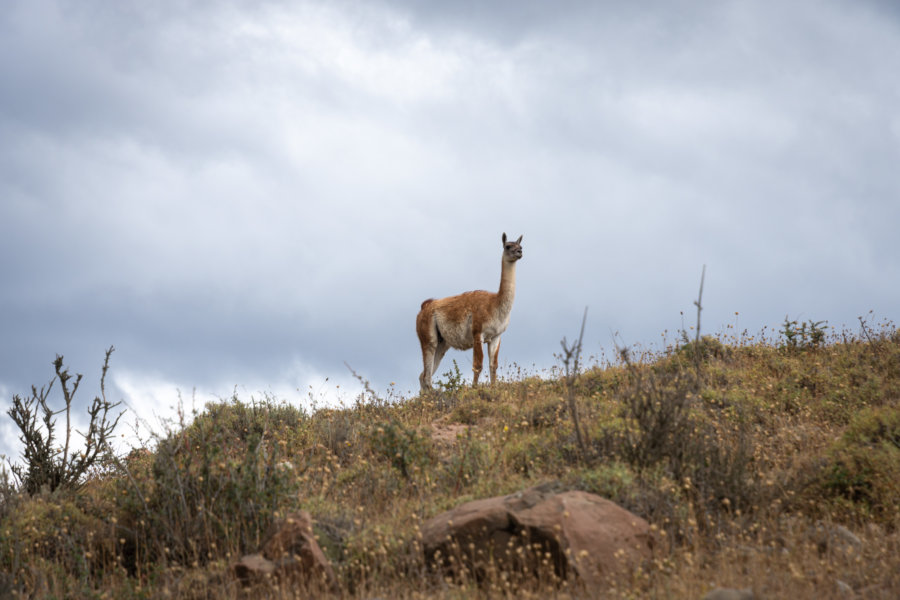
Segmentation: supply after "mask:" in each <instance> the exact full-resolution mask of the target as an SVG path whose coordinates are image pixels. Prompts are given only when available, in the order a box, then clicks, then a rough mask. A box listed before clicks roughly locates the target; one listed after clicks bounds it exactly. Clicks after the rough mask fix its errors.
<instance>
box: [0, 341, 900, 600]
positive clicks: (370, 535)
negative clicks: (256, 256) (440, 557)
mask: <svg viewBox="0 0 900 600" xmlns="http://www.w3.org/2000/svg"><path fill="white" fill-rule="evenodd" d="M864 333H865V336H863V338H862V339H859V338H858V337H856V336H851V335H848V334H845V333H841V334H839V335H836V336H832V338H831V339H829V340H824V341H823V340H819V341H817V343H815V344H805V345H804V344H793V345H790V346H788V345H784V346H782V345H781V344H779V341H778V340H777V339H776V340H767V339H761V338H750V337H748V336H743V337H741V338H740V339H726V338H724V337H722V338H720V339H712V338H705V339H703V340H700V342H695V343H692V344H688V345H687V346H684V347H680V348H678V347H672V348H669V349H667V350H665V351H663V352H660V353H656V354H654V355H646V356H644V357H643V359H642V360H640V361H638V362H636V363H633V364H631V365H630V366H629V365H625V364H616V365H605V366H596V367H594V368H592V369H590V370H588V371H587V372H585V373H584V374H582V375H581V376H580V377H579V379H578V380H577V381H576V382H575V390H576V394H575V397H576V401H577V409H578V414H579V415H580V419H581V425H582V429H583V432H584V437H585V439H584V440H583V441H584V443H585V446H586V449H587V452H585V451H584V449H583V448H581V447H580V446H579V444H578V442H577V440H576V436H575V432H574V430H573V428H572V424H571V419H570V418H569V414H570V413H569V410H568V407H567V404H566V402H567V401H568V400H567V398H568V392H567V388H566V382H565V381H563V380H562V379H561V378H553V377H544V378H541V377H536V376H524V375H519V376H517V377H516V378H515V379H514V380H512V381H507V382H505V383H502V384H499V385H497V386H496V387H494V388H477V389H472V388H470V387H467V386H463V385H461V383H460V382H459V381H458V380H453V379H452V377H451V378H450V379H448V381H447V382H446V383H445V384H444V385H443V386H440V385H439V386H438V391H435V392H434V393H432V394H431V395H428V396H421V397H414V398H409V399H399V400H397V399H394V400H393V401H391V402H388V401H383V400H381V399H378V398H376V397H374V396H373V395H372V394H371V393H367V395H366V396H365V397H361V398H360V400H359V402H357V404H356V405H354V406H352V407H349V408H344V409H323V410H318V411H316V412H314V413H312V414H307V413H305V412H303V411H300V410H298V409H296V408H295V407H292V406H289V405H287V404H284V403H282V402H278V401H277V400H275V399H271V398H265V399H263V400H261V401H252V402H250V403H244V402H241V401H240V400H238V399H237V398H234V399H232V400H231V401H228V402H221V403H216V404H213V405H210V406H208V407H207V408H206V409H205V410H204V411H203V412H202V413H200V414H198V415H197V416H196V417H195V418H194V419H193V421H192V422H191V423H190V424H188V423H186V422H183V421H179V422H175V423H172V424H171V426H170V427H169V428H168V430H167V431H164V432H161V433H160V434H158V435H157V436H156V439H153V440H148V450H145V451H136V452H134V453H132V454H131V455H130V456H128V457H124V458H122V459H120V460H118V461H110V462H109V463H108V464H107V465H106V466H105V467H104V468H102V469H99V470H97V471H96V472H94V473H93V474H92V476H91V477H90V478H89V479H88V480H87V482H86V484H85V485H84V486H83V487H82V488H81V489H80V490H79V491H77V492H71V491H70V492H62V491H57V492H54V493H39V494H36V495H34V496H30V497H29V496H26V495H24V494H22V493H21V492H19V491H17V490H15V489H13V488H11V487H9V486H8V485H5V486H3V487H2V490H0V491H2V495H0V497H2V503H0V572H2V573H5V575H0V596H3V595H4V594H11V593H13V592H15V593H19V594H22V595H24V596H34V597H57V598H64V597H65V598H81V597H84V598H101V597H116V598H206V597H216V598H237V597H260V598H262V597H266V598H295V597H306V594H307V593H315V594H316V595H321V596H328V595H329V594H328V593H326V592H324V591H322V590H307V589H305V588H304V587H303V586H302V585H299V586H298V585H297V584H296V583H291V584H288V583H285V582H282V583H280V584H279V583H278V582H272V585H270V586H267V587H266V588H265V589H259V590H256V591H253V590H250V591H247V590H241V589H240V588H239V586H238V585H237V583H236V582H235V581H234V580H233V579H232V578H231V577H230V575H229V571H228V567H229V565H230V564H232V563H233V562H234V561H235V560H236V558H237V557H239V556H241V555H242V554H244V553H248V552H252V551H255V550H256V546H257V545H258V544H259V540H260V537H261V536H262V535H263V533H264V532H265V530H266V529H267V527H268V526H269V525H270V523H271V522H272V520H273V519H275V518H276V517H277V516H278V515H281V514H284V513H286V512H287V511H290V510H294V509H298V508H302V509H306V510H308V511H310V512H311V513H312V514H313V516H314V517H315V519H316V520H317V526H316V534H317V536H318V538H319V541H320V544H321V545H322V547H323V549H324V551H325V552H326V554H327V555H328V556H329V558H330V559H331V560H332V563H333V565H334V567H335V570H336V573H337V575H338V579H339V582H340V592H339V594H333V595H335V597H338V596H339V597H342V598H375V597H390V598H426V597H427V598H434V597H437V598H447V599H451V598H468V597H473V596H477V597H486V598H513V597H515V598H528V597H532V598H547V597H558V598H570V597H598V596H599V597H611V598H619V597H620V598H644V597H657V598H676V599H678V598H699V597H701V596H702V595H703V594H704V593H706V592H707V591H708V590H710V589H712V588H713V587H737V588H745V587H749V588H753V589H754V591H755V592H756V594H757V596H758V597H760V598H784V597H792V598H813V597H815V598H822V599H825V598H843V597H846V596H844V595H842V594H844V593H845V592H842V591H841V586H842V584H844V585H846V586H849V587H850V588H852V589H853V590H854V591H855V593H856V594H857V597H860V598H896V597H898V596H900V575H898V574H900V527H898V526H900V506H898V498H900V335H898V334H897V333H896V331H895V330H894V329H893V327H892V326H887V325H886V326H883V327H882V328H881V329H880V330H879V331H877V332H876V331H872V330H870V329H869V330H866V331H865V332H864ZM779 346H781V347H779ZM697 357H700V360H699V362H698V360H697ZM553 480H556V481H559V482H561V484H560V485H561V486H562V487H565V488H570V489H582V490H586V491H590V492H595V493H598V494H601V495H603V496H605V497H608V498H610V499H612V500H614V501H616V502H618V503H619V504H621V505H623V506H624V507H626V508H628V509H630V510H632V511H634V512H636V513H637V514H639V515H641V516H643V517H645V518H646V519H648V520H649V521H650V522H651V523H652V524H653V526H654V528H655V529H656V531H657V544H656V547H655V557H654V559H653V560H652V561H651V562H650V563H648V564H646V565H644V567H643V568H642V569H640V570H639V571H636V572H633V573H631V574H630V576H629V577H627V578H624V579H620V580H615V581H613V580H611V581H609V583H608V585H607V587H605V588H604V589H603V590H585V589H584V588H583V587H582V586H581V584H580V583H579V582H578V581H575V580H572V579H568V580H564V581H560V580H559V578H558V577H557V576H556V575H555V574H554V573H553V572H552V570H551V571H547V572H539V573H538V575H535V576H531V575H529V576H524V575H522V574H517V573H505V572H502V571H499V570H496V571H494V572H491V573H489V574H488V576H487V577H486V578H484V579H483V580H482V581H480V582H479V583H476V582H475V581H473V580H465V579H463V580H459V579H456V580H447V579H444V578H442V577H441V576H439V575H436V574H433V573H431V572H430V571H429V570H428V568H427V566H426V564H425V561H424V557H423V554H422V549H421V545H420V532H419V529H420V526H421V524H422V523H423V521H424V520H425V519H427V518H429V517H431V516H433V515H435V514H437V513H439V512H441V511H443V510H446V509H449V508H451V507H453V506H456V505H458V504H460V503H462V502H465V501H467V500H471V499H476V498H482V497H487V496H493V495H499V494H504V493H510V492H513V491H515V490H518V489H521V488H523V487H526V486H529V485H533V484H536V483H541V482H546V481H553ZM840 527H843V528H844V529H840ZM845 531H846V532H848V534H850V535H844V534H840V533H835V532H845ZM841 535H844V537H841ZM839 582H840V583H839Z"/></svg>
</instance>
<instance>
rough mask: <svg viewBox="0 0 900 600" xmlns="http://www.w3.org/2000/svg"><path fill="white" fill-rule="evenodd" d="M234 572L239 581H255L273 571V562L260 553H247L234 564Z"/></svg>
mask: <svg viewBox="0 0 900 600" xmlns="http://www.w3.org/2000/svg"><path fill="white" fill-rule="evenodd" d="M233 568H234V574H235V575H237V578H238V579H240V580H241V581H247V582H257V581H261V580H263V579H265V578H266V577H269V576H271V575H272V573H274V572H275V563H273V562H272V561H271V560H269V559H267V558H264V557H263V556H262V555H261V554H248V555H246V556H244V557H242V558H241V560H239V561H238V562H237V564H235V565H234V567H233Z"/></svg>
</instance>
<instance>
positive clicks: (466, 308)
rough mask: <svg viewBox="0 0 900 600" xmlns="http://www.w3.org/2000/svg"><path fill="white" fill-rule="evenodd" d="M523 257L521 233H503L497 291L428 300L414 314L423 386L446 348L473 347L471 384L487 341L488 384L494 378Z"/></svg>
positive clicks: (429, 381) (427, 381)
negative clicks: (517, 269) (513, 236)
mask: <svg viewBox="0 0 900 600" xmlns="http://www.w3.org/2000/svg"><path fill="white" fill-rule="evenodd" d="M520 258H522V236H519V239H518V240H516V241H515V242H508V241H507V239H506V234H505V233H504V234H503V260H502V263H501V265H502V268H501V273H500V289H499V291H498V292H497V293H493V292H486V291H483V290H478V291H474V292H465V293H463V294H459V295H458V296H450V297H448V298H441V299H440V300H434V299H429V300H426V301H425V302H423V303H422V308H421V310H420V311H419V314H418V315H417V316H416V333H418V336H419V342H420V344H421V346H422V362H423V364H424V370H423V371H422V374H421V375H420V376H419V383H420V384H421V386H422V389H423V390H425V389H428V388H430V387H431V378H432V376H433V375H434V372H435V371H436V370H437V368H438V365H439V364H440V362H441V359H442V358H443V356H444V354H445V353H446V352H447V350H448V349H449V348H457V349H459V350H468V349H469V348H472V349H473V360H472V371H473V373H474V376H473V385H477V384H478V376H479V374H480V373H481V369H482V365H483V363H484V353H483V350H482V348H481V345H482V343H486V344H488V354H489V361H490V369H491V383H494V381H495V380H496V377H497V365H498V359H499V356H500V335H501V334H502V333H503V332H504V331H505V330H506V327H507V325H508V324H509V314H510V311H511V310H512V305H513V299H514V297H515V279H516V277H515V267H516V261H518V260H519V259H520Z"/></svg>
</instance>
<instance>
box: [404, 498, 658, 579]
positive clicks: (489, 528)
mask: <svg viewBox="0 0 900 600" xmlns="http://www.w3.org/2000/svg"><path fill="white" fill-rule="evenodd" d="M422 543H423V548H424V550H425V556H426V559H428V561H429V562H430V563H431V564H432V565H436V566H437V565H440V566H442V567H443V568H446V569H449V570H451V571H455V572H457V573H459V572H460V571H464V572H467V573H469V574H471V575H474V576H475V577H476V578H478V577H480V576H482V575H483V574H484V573H485V571H486V570H487V569H490V568H498V569H501V570H516V571H533V570H536V569H538V568H539V566H540V564H541V563H543V564H544V565H548V564H549V565H551V566H552V567H553V569H554V571H555V572H556V575H557V576H559V577H561V578H564V577H567V576H568V575H569V574H570V573H574V574H576V575H577V576H578V577H579V578H580V579H581V580H582V581H584V582H585V583H586V584H588V585H592V584H596V583H599V582H600V581H602V580H603V578H604V576H607V575H610V574H613V573H617V572H622V571H623V570H627V569H629V568H632V567H634V566H636V565H638V564H640V562H641V561H643V560H644V559H647V558H649V557H650V552H651V547H652V537H651V534H650V526H649V525H648V524H647V522H646V521H645V520H644V519H642V518H640V517H638V516H637V515H634V514H632V513H630V512H628V511H627V510H625V509H623V508H621V507H620V506H618V505H617V504H615V503H613V502H610V501H609V500H606V499H604V498H601V497H600V496H597V495H594V494H589V493H586V492H580V491H567V492H561V493H558V492H556V491H554V489H553V485H552V484H551V485H543V486H537V487H533V488H529V489H526V490H523V491H521V492H518V493H515V494H510V495H508V496H498V497H494V498H485V499H482V500H475V501H473V502H467V503H465V504H462V505H460V506H458V507H456V508H454V509H453V510H450V511H448V512H445V513H443V514H440V515H437V516H436V517H434V518H432V519H430V520H428V521H427V522H426V523H425V525H424V526H423V529H422Z"/></svg>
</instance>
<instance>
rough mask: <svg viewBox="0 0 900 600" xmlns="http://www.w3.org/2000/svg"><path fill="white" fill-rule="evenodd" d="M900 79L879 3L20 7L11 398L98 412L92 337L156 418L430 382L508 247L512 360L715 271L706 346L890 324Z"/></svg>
mask: <svg viewBox="0 0 900 600" xmlns="http://www.w3.org/2000/svg"><path fill="white" fill-rule="evenodd" d="M898 64H900V12H898V10H897V9H896V8H895V6H894V4H893V3H890V2H862V1H861V2H839V1H827V0H826V1H818V2H812V1H808V2H806V1H796V2H738V1H727V0H725V1H717V2H657V3H641V6H640V8H638V7H637V4H636V3H631V2H577V1H563V2H552V3H551V2H538V1H520V0H517V1H511V0H510V1H502V2H491V3H480V2H442V1H413V0H408V1H401V0H398V1H391V0H384V1H381V2H379V1H369V2H350V1H347V2H344V1H339V2H278V1H269V2H241V1H237V0H235V1H233V2H226V1H221V2H220V1H216V0H208V1H204V2H192V3H184V2H177V1H175V0H171V1H160V2H150V3H148V2H139V1H137V0H133V1H132V0H126V1H123V2H106V1H100V0H96V1H91V0H87V1H84V2H77V3H73V2H65V1H63V0H27V1H26V0H13V1H12V2H11V3H7V4H6V5H5V6H4V10H3V11H2V13H0V404H2V405H3V407H4V410H5V409H6V408H7V407H8V406H9V405H10V404H11V398H12V396H13V394H26V393H28V392H29V390H30V386H31V385H32V384H37V385H39V386H40V385H42V384H46V382H47V381H48V380H49V379H50V377H51V375H52V367H51V361H52V360H53V358H54V356H55V355H56V354H63V355H64V356H65V358H66V362H67V364H68V365H69V366H70V367H71V369H72V370H73V371H78V372H81V373H84V374H85V381H84V383H83V385H82V390H81V392H80V394H81V395H82V397H81V401H82V403H86V402H87V401H88V400H89V399H90V398H91V397H92V396H93V395H94V394H96V393H97V392H98V382H99V370H100V365H101V362H102V358H103V352H104V349H105V348H107V347H108V346H110V345H115V347H116V349H117V350H116V353H115V354H114V355H113V357H112V367H111V371H110V375H109V382H108V383H109V385H110V395H111V396H113V398H112V399H124V400H125V402H126V403H127V404H128V405H129V406H130V407H131V408H132V410H133V412H136V413H139V414H141V415H143V416H144V417H147V418H150V417H151V416H152V415H153V414H156V415H164V414H167V413H166V411H168V410H169V408H168V407H170V406H172V405H173V404H174V399H175V398H177V394H178V392H179V391H180V392H181V393H182V395H183V396H185V397H186V398H188V399H189V398H190V397H191V396H192V395H194V396H195V397H196V399H197V402H198V403H200V405H201V406H202V403H203V402H205V401H206V400H208V399H211V398H215V397H227V396H230V395H231V393H232V391H233V390H235V389H237V390H238V393H239V394H240V395H241V397H243V398H245V399H249V397H250V396H257V397H258V396H259V395H260V394H262V393H266V392H269V393H273V394H275V395H277V396H278V397H279V398H282V399H285V400H288V401H290V402H294V403H298V404H299V403H302V402H304V401H305V400H307V399H308V397H309V393H310V392H312V393H313V394H314V396H317V397H320V398H323V399H324V398H334V397H335V395H337V396H338V397H339V396H341V395H342V394H343V395H345V397H346V398H350V399H352V397H353V396H354V395H355V394H356V393H358V392H359V391H360V389H361V386H360V385H359V384H358V382H356V381H355V380H354V379H353V377H352V376H351V375H350V373H349V371H348V370H347V368H346V367H345V366H344V361H346V362H347V363H349V364H350V365H351V366H352V367H353V368H354V369H355V370H356V371H357V372H358V373H359V374H360V375H362V376H363V377H365V378H367V379H369V380H370V381H371V382H372V386H373V387H374V388H375V389H376V390H379V391H384V390H387V389H388V387H389V385H390V384H391V382H394V383H395V384H396V385H395V389H396V390H397V393H401V394H406V392H407V391H409V390H413V393H415V390H416V388H417V376H418V373H419V372H420V370H421V364H420V361H421V358H420V353H419V348H418V342H417V340H416V336H415V332H414V320H415V315H416V312H417V311H418V308H419V304H420V302H421V301H422V300H423V299H425V298H428V297H441V296H447V295H451V294H455V293H458V292H462V291H465V290H469V289H495V288H496V287H497V285H498V283H499V271H500V254H501V243H500V237H501V234H502V233H503V232H507V233H508V234H510V235H511V236H518V235H521V234H524V240H523V246H524V258H523V260H522V261H521V262H520V263H519V266H518V288H517V297H516V304H515V308H514V309H513V315H512V322H511V325H510V328H509V330H508V331H507V333H506V334H505V335H504V338H503V340H504V341H503V346H502V349H501V364H504V365H507V371H508V370H509V368H510V365H519V366H522V367H525V368H526V369H529V370H532V371H541V370H544V369H547V368H549V367H551V366H552V365H553V364H554V362H555V361H554V357H553V354H554V352H556V351H557V350H558V348H559V340H560V338H561V337H562V336H563V335H568V337H569V338H570V339H571V338H572V337H573V336H574V335H575V334H577V329H578V325H579V323H580V318H581V313H582V311H583V309H584V307H585V306H586V305H587V306H589V307H590V313H589V319H588V327H587V333H586V351H587V352H589V353H593V354H597V353H600V352H601V350H603V349H609V348H611V347H612V336H613V333H615V332H618V334H619V336H620V338H619V339H620V341H625V342H627V343H633V344H641V345H644V346H649V345H652V344H656V343H658V342H659V340H660V339H661V338H660V336H661V334H662V333H663V332H664V331H666V330H668V331H670V332H671V331H673V330H675V329H677V328H679V327H680V326H681V322H682V321H681V316H680V312H681V311H685V313H690V312H691V311H692V310H693V306H692V300H693V299H694V298H696V294H697V287H698V283H699V278H700V271H701V268H702V266H703V265H704V264H705V265H707V276H706V287H705V289H704V296H703V299H704V307H705V311H704V313H703V327H704V330H706V331H708V332H711V333H714V332H718V331H724V330H726V328H728V327H729V326H736V327H737V328H738V329H739V330H743V329H745V328H746V329H748V330H750V331H753V332H755V331H758V330H759V329H761V328H762V327H764V326H777V325H778V324H780V323H781V322H782V321H783V320H784V318H785V315H789V316H790V317H791V318H797V319H802V320H807V319H813V320H828V322H829V324H831V325H835V326H838V327H840V326H841V325H842V324H848V325H849V326H851V327H852V326H853V325H854V324H856V323H857V316H859V315H864V314H867V313H868V311H870V310H872V311H874V315H876V316H877V317H878V318H879V319H881V318H886V319H897V318H898V317H900V315H898V309H900V236H898V235H897V226H898V223H900V172H898V167H900V69H898V68H897V65H898ZM735 313H738V314H737V315H735ZM692 319H693V317H688V318H686V321H687V322H688V323H690V322H691V321H692ZM607 352H608V350H607ZM452 358H455V359H456V360H457V361H458V362H459V364H460V367H461V368H462V369H463V371H464V372H465V373H467V374H468V365H469V360H470V359H469V355H468V354H463V353H460V352H454V353H451V354H449V355H448V357H447V359H445V360H446V362H445V363H444V364H443V365H442V366H441V368H440V369H439V373H440V372H444V371H445V370H446V369H445V368H446V367H447V366H448V365H450V362H449V360H450V359H452ZM326 378H328V380H327V381H326ZM338 385H340V386H341V387H340V388H336V387H335V386H338ZM57 398H58V397H57ZM126 419H127V417H126ZM15 452H16V443H15V431H14V430H13V428H12V424H11V421H10V420H9V419H8V418H6V417H5V416H4V417H3V422H2V424H0V453H7V454H10V453H13V454H14V453H15Z"/></svg>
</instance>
